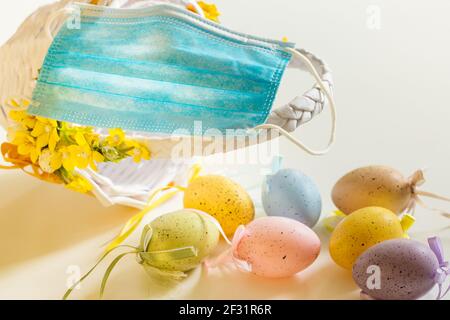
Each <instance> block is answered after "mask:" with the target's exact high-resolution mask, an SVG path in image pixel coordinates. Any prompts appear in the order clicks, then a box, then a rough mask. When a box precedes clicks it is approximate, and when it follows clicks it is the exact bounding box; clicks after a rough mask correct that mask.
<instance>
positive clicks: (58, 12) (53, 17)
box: [44, 3, 77, 41]
mask: <svg viewBox="0 0 450 320" xmlns="http://www.w3.org/2000/svg"><path fill="white" fill-rule="evenodd" d="M74 12H77V11H76V9H75V7H74V6H73V5H72V3H69V4H68V5H66V6H65V7H64V8H61V9H59V10H56V11H54V12H53V13H52V14H51V15H50V16H49V17H48V19H47V21H46V23H45V27H44V28H45V32H46V34H47V36H48V38H49V39H50V40H52V41H53V40H54V39H55V37H54V35H53V32H52V29H53V27H54V25H53V24H54V22H55V20H56V19H57V18H59V17H60V16H61V14H66V15H70V14H72V13H74Z"/></svg>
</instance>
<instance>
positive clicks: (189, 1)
mask: <svg viewBox="0 0 450 320" xmlns="http://www.w3.org/2000/svg"><path fill="white" fill-rule="evenodd" d="M182 2H184V3H185V4H186V5H188V4H190V5H192V6H193V7H194V8H195V11H196V12H197V13H198V14H199V15H200V17H202V18H205V12H204V11H203V9H202V7H200V5H199V4H198V2H197V1H195V0H183V1H182Z"/></svg>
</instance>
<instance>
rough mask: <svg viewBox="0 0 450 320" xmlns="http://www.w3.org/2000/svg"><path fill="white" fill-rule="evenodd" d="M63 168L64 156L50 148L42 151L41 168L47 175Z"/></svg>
mask: <svg viewBox="0 0 450 320" xmlns="http://www.w3.org/2000/svg"><path fill="white" fill-rule="evenodd" d="M61 166H62V155H61V153H60V152H58V151H51V150H50V149H48V148H45V149H44V150H42V152H41V155H40V156H39V167H40V168H41V169H42V171H44V172H46V173H53V172H55V171H56V170H58V169H59V168H61Z"/></svg>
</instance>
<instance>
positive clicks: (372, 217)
mask: <svg viewBox="0 0 450 320" xmlns="http://www.w3.org/2000/svg"><path fill="white" fill-rule="evenodd" d="M403 234H404V231H403V229H402V226H401V224H400V219H399V218H398V217H397V216H396V215H395V214H394V213H393V212H392V211H390V210H388V209H385V208H381V207H367V208H362V209H359V210H356V211H355V212H353V213H352V214H350V215H348V216H347V217H345V218H344V220H342V221H341V222H340V223H339V224H338V225H337V226H336V229H334V231H333V233H332V234H331V238H330V247H329V249H330V255H331V258H332V259H333V260H334V262H336V263H337V264H338V265H339V266H341V267H343V268H345V269H349V270H350V269H351V268H352V266H353V264H354V263H355V261H356V259H357V258H358V257H359V256H360V255H361V254H362V253H363V252H364V251H366V250H367V249H368V248H370V247H372V246H374V245H376V244H378V243H380V242H383V241H385V240H389V239H397V238H402V237H403Z"/></svg>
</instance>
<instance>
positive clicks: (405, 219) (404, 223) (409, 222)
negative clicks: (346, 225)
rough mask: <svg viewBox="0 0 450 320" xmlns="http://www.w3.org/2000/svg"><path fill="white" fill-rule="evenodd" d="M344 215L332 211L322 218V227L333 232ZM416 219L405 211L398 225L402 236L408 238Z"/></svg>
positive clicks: (337, 211)
mask: <svg viewBox="0 0 450 320" xmlns="http://www.w3.org/2000/svg"><path fill="white" fill-rule="evenodd" d="M345 217H346V215H345V213H343V212H342V211H339V210H336V211H334V212H333V213H332V214H331V215H330V216H329V217H326V218H325V219H323V225H324V227H325V228H326V229H327V230H328V231H329V232H333V231H334V229H335V228H336V226H337V225H338V224H339V223H340V222H341V221H342V220H344V219H345ZM415 221H416V218H414V217H413V216H412V215H410V214H408V213H405V214H404V215H403V216H402V218H401V219H400V225H401V227H402V229H403V232H404V234H403V237H404V238H407V239H409V235H408V233H407V232H408V230H409V229H410V228H411V227H412V226H413V224H414V222H415Z"/></svg>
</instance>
